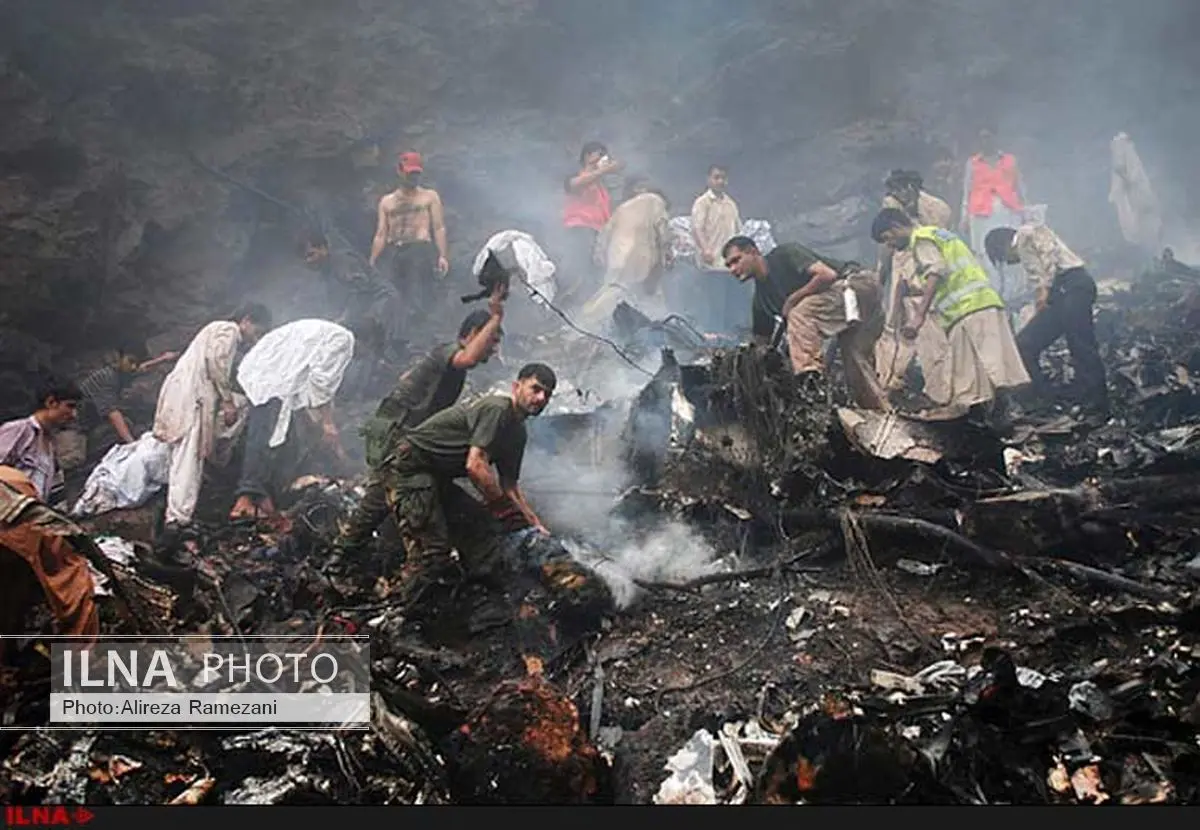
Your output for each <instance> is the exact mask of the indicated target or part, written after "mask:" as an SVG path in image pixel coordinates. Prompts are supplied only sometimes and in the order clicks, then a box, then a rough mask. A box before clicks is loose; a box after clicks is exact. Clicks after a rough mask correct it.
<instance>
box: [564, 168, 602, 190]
mask: <svg viewBox="0 0 1200 830" xmlns="http://www.w3.org/2000/svg"><path fill="white" fill-rule="evenodd" d="M607 172H608V169H607V168H600V169H597V170H585V171H583V172H582V173H576V174H575V175H574V176H572V177H571V180H570V181H569V182H567V187H568V188H570V190H571V192H573V193H574V192H578V191H580V190H582V189H583V188H585V187H587V186H588V185H589V184H591V183H592V182H595V181H599V180H600V179H602V178H604V174H605V173H607Z"/></svg>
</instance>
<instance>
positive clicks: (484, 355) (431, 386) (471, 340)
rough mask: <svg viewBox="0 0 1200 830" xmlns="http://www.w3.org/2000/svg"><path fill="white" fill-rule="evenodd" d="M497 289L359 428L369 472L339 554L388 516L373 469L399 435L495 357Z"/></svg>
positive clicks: (500, 305)
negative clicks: (455, 335)
mask: <svg viewBox="0 0 1200 830" xmlns="http://www.w3.org/2000/svg"><path fill="white" fill-rule="evenodd" d="M501 291H502V289H498V290H497V293H496V294H493V295H492V298H491V301H490V304H489V306H488V310H487V311H475V312H472V313H471V314H469V315H467V318H466V319H465V320H463V322H462V325H461V326H460V327H459V330H458V339H457V340H456V341H455V342H453V343H443V344H440V345H438V346H435V347H434V348H433V349H432V350H431V351H430V352H429V353H428V354H427V355H425V356H424V357H422V358H420V359H419V360H418V361H417V362H416V363H414V364H413V365H412V366H410V367H409V368H408V370H407V371H406V372H405V373H404V374H403V375H401V376H400V380H399V382H398V383H397V384H396V388H395V389H393V390H392V392H391V394H389V395H388V396H387V397H386V398H384V399H383V401H382V402H381V403H380V404H379V408H378V409H377V410H376V412H375V416H374V417H373V418H371V420H369V421H368V422H367V423H366V424H365V425H364V427H363V437H364V438H365V442H366V456H367V465H368V466H369V467H370V469H371V474H370V478H369V479H368V481H367V492H366V494H365V495H364V496H363V500H362V501H361V502H360V503H359V505H358V507H357V508H356V509H355V510H354V512H353V513H352V514H351V515H350V517H349V519H348V520H347V521H346V524H345V526H344V527H343V528H342V531H341V533H340V534H339V536H338V539H337V540H336V541H335V543H334V548H335V551H336V552H337V553H339V554H344V553H354V552H356V551H358V550H361V549H362V548H363V546H364V545H366V544H367V542H368V541H369V540H370V538H371V536H372V534H374V532H375V530H376V528H378V527H379V525H380V524H382V523H383V521H384V520H385V519H387V516H388V504H387V493H386V490H385V488H384V484H383V480H382V478H381V477H380V474H379V469H380V465H381V464H383V462H384V460H385V459H386V458H387V457H388V455H389V454H390V453H391V452H392V451H393V450H394V449H395V447H396V444H397V443H398V442H399V440H400V439H401V437H403V435H404V433H405V432H406V431H407V430H409V429H412V428H413V427H415V426H417V425H418V424H420V423H422V422H423V421H425V420H426V419H427V418H429V417H430V416H432V415H435V414H437V413H438V412H441V411H442V410H443V409H446V408H447V407H449V406H451V405H453V404H454V403H455V402H456V401H457V400H458V396H459V395H460V394H462V389H463V384H464V383H465V382H466V378H467V371H468V370H470V369H472V368H474V367H475V366H478V365H479V364H481V363H486V362H487V361H488V360H489V359H490V358H491V357H492V355H494V354H495V353H496V347H497V345H498V344H499V342H500V337H501V335H502V331H501V328H500V323H501V321H502V320H503V318H504V298H503V295H502V293H501Z"/></svg>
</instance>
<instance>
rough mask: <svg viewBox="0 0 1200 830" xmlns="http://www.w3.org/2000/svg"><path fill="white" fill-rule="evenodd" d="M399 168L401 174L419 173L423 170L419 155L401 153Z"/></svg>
mask: <svg viewBox="0 0 1200 830" xmlns="http://www.w3.org/2000/svg"><path fill="white" fill-rule="evenodd" d="M399 167H400V172H401V173H420V172H421V171H422V170H424V169H425V167H424V165H422V164H421V154H420V153H401V154H400V165H399Z"/></svg>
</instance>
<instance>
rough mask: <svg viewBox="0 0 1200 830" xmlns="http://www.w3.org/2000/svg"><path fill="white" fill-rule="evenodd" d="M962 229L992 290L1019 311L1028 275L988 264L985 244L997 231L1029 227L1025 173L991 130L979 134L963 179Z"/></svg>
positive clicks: (1016, 270) (989, 262)
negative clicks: (1025, 276) (1001, 269)
mask: <svg viewBox="0 0 1200 830" xmlns="http://www.w3.org/2000/svg"><path fill="white" fill-rule="evenodd" d="M959 216H960V219H959V227H960V230H961V231H962V235H963V237H964V238H966V239H967V240H969V241H970V244H971V250H972V251H974V253H975V255H976V257H978V259H979V262H980V264H981V265H983V267H984V270H986V271H987V272H988V278H989V279H990V280H991V282H992V288H994V289H996V291H998V292H999V293H1000V296H1001V297H1002V298H1003V299H1004V302H1005V305H1007V306H1008V307H1009V308H1017V307H1018V305H1017V303H1016V302H1015V301H1016V300H1017V298H1018V296H1019V295H1020V293H1021V292H1022V291H1023V290H1024V287H1025V280H1024V275H1023V274H1022V273H1021V272H1020V270H1019V267H1018V266H1012V267H1010V268H1008V269H1006V270H1005V271H1004V272H1003V273H1001V271H1000V270H998V269H997V267H996V266H994V265H993V264H992V263H991V261H990V260H988V258H987V256H986V254H987V248H986V246H985V244H984V240H985V239H986V238H987V235H988V233H989V232H991V231H992V230H994V229H996V228H1019V227H1020V226H1021V225H1023V224H1024V223H1025V218H1024V217H1025V200H1024V196H1023V194H1022V188H1021V173H1020V170H1018V168H1017V160H1016V158H1014V157H1013V155H1012V153H1004V152H1001V151H1000V150H999V148H998V147H997V144H996V132H995V130H993V129H991V128H984V129H982V130H980V131H979V152H978V153H976V154H975V155H973V156H971V158H970V159H968V161H967V167H966V171H965V173H964V175H963V200H962V211H961V213H960V214H959Z"/></svg>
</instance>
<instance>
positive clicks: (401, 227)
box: [371, 152, 450, 311]
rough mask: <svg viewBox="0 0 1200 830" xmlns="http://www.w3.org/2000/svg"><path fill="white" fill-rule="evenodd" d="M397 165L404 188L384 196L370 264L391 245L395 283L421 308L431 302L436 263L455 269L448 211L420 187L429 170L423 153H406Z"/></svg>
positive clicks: (441, 267) (434, 195) (443, 271)
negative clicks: (448, 237)
mask: <svg viewBox="0 0 1200 830" xmlns="http://www.w3.org/2000/svg"><path fill="white" fill-rule="evenodd" d="M396 169H397V171H398V172H399V173H400V176H401V181H400V187H398V188H397V189H396V190H393V191H392V192H391V193H389V194H387V195H386V196H384V197H383V198H382V199H380V200H379V220H378V224H377V225H376V226H375V239H374V241H373V242H372V243H371V265H372V267H374V266H375V264H376V263H377V262H378V261H379V258H380V257H381V256H382V255H383V252H384V250H385V249H387V248H388V247H389V246H390V247H391V248H392V273H393V275H394V277H393V278H394V279H395V280H396V287H397V288H398V289H399V290H400V292H401V294H402V295H403V296H404V297H405V299H406V300H408V301H410V302H411V303H412V304H413V305H414V306H415V307H416V310H417V311H421V310H423V309H424V308H425V307H427V306H428V303H429V299H430V296H431V293H430V288H431V287H432V283H433V279H434V270H435V268H436V270H437V273H438V274H439V275H442V276H444V275H445V274H446V272H447V271H448V270H450V262H449V260H448V259H447V255H446V221H445V215H444V213H443V211H442V198H441V197H440V196H439V195H438V193H437V191H436V190H433V189H432V188H428V187H421V186H420V181H421V172H422V171H423V170H424V165H423V163H422V161H421V154H420V153H412V152H408V153H401V154H400V162H399V164H398V165H397V167H396Z"/></svg>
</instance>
